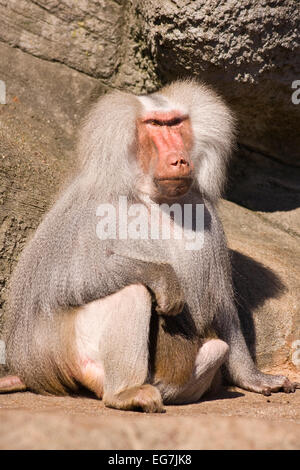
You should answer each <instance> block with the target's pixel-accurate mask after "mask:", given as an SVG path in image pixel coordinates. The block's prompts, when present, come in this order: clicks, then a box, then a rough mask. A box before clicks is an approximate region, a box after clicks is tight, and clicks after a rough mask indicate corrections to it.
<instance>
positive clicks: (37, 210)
mask: <svg viewBox="0 0 300 470" xmlns="http://www.w3.org/2000/svg"><path fill="white" fill-rule="evenodd" d="M299 15H300V13H299V8H298V1H297V0H286V1H285V2H282V1H280V0H274V1H273V0H262V1H261V2H259V4H258V3H257V2H255V1H254V0H242V1H229V0H227V1H226V0H221V1H214V0H208V1H204V0H195V1H192V2H186V1H184V0H172V1H166V2H159V1H158V0H149V1H148V2H142V1H140V0H129V1H125V0H102V1H96V0H61V1H58V0H48V1H46V0H35V1H34V0H9V1H8V0H0V22H1V29H0V80H2V81H4V82H5V83H6V86H7V104H6V105H0V162H1V163H0V200H1V206H0V257H1V267H0V288H1V299H0V306H1V307H4V304H5V299H6V296H7V283H8V280H9V277H10V274H11V271H12V269H13V266H14V264H15V262H16V259H17V257H18V254H19V253H20V251H21V249H22V247H23V246H24V243H25V241H26V239H27V238H28V237H29V236H30V235H31V234H32V232H33V230H34V229H35V228H36V226H37V225H38V222H39V220H40V219H41V217H42V214H43V213H44V212H45V210H46V209H47V208H48V207H49V205H50V204H51V201H52V200H53V197H54V194H55V193H56V191H57V189H58V187H59V185H60V183H61V182H62V181H63V180H64V179H65V178H66V177H67V176H68V175H69V174H70V170H71V169H72V166H73V164H74V159H75V156H74V141H75V139H76V129H77V127H78V124H79V122H80V118H81V116H82V115H83V114H85V112H86V110H87V108H88V105H89V103H90V102H91V101H93V100H94V99H96V97H97V96H99V95H100V94H102V93H104V92H105V91H106V90H108V89H110V88H115V87H118V88H122V89H129V90H132V91H134V92H151V91H154V90H156V89H157V88H158V87H159V86H160V85H161V84H163V83H165V82H167V81H169V80H173V79H176V78H178V77H187V76H194V77H197V78H199V79H203V80H205V81H207V82H208V83H210V84H212V85H213V86H214V87H215V88H216V89H217V90H219V91H220V93H221V94H222V95H223V96H225V98H226V99H227V101H228V103H229V104H230V106H231V107H232V108H233V109H234V110H235V112H236V115H237V120H238V124H239V136H238V146H237V151H236V153H235V158H234V163H233V165H232V168H231V169H230V178H229V186H228V191H227V199H229V200H230V201H231V202H229V201H225V202H223V203H222V205H221V208H220V209H221V214H222V218H223V220H224V225H225V229H226V234H227V237H228V241H229V245H230V247H231V249H232V257H233V268H234V277H235V285H236V291H237V299H238V302H239V308H240V314H241V318H242V323H243V327H244V330H245V334H246V336H247V338H248V341H249V344H250V346H251V349H252V352H253V354H254V355H256V357H257V359H258V362H259V364H260V365H262V366H266V367H271V366H274V365H278V364H283V363H286V364H287V365H288V366H289V367H294V369H295V367H296V364H295V361H294V362H293V360H292V358H293V357H294V356H293V353H294V352H295V351H294V350H293V348H292V344H295V343H294V341H296V340H298V339H300V311H299V300H300V298H299V297H300V294H299V292H300V285H299V272H300V262H299V254H300V253H299V252H300V249H299V237H300V209H299V205H300V192H299V180H300V165H299V163H300V158H299V156H300V151H299V148H300V133H299V122H300V119H299V118H300V104H299V105H296V104H293V102H292V100H291V95H292V92H293V90H292V88H291V86H292V83H293V82H294V81H295V80H300V63H299V57H300V54H299V42H298V37H299ZM298 367H299V364H298Z"/></svg>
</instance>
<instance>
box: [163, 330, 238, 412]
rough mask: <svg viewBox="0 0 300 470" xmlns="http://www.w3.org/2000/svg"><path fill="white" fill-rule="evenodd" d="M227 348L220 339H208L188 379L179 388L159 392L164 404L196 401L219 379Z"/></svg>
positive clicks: (201, 348) (169, 388)
mask: <svg viewBox="0 0 300 470" xmlns="http://www.w3.org/2000/svg"><path fill="white" fill-rule="evenodd" d="M228 351H229V347H228V345H227V344H226V343H225V342H224V341H222V340H220V339H210V340H208V341H206V342H205V343H204V344H203V345H202V346H201V347H200V349H199V351H198V354H197V356H196V359H195V365H194V368H193V372H192V375H191V377H190V379H189V380H188V381H187V382H186V383H185V384H184V385H183V386H182V387H180V388H177V390H176V388H173V389H172V387H167V388H166V389H165V390H161V393H162V396H163V399H164V402H165V403H170V404H171V403H172V404H182V403H192V402H196V401H198V400H199V399H200V398H201V397H202V395H203V394H204V393H205V392H206V391H208V390H209V389H210V388H211V387H212V386H213V383H214V381H215V380H216V379H217V378H219V377H218V374H219V369H220V367H221V365H222V364H223V363H224V362H225V360H226V358H227V356H228Z"/></svg>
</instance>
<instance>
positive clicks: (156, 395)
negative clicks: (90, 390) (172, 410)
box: [103, 384, 165, 413]
mask: <svg viewBox="0 0 300 470" xmlns="http://www.w3.org/2000/svg"><path fill="white" fill-rule="evenodd" d="M103 401H104V404H105V405H106V406H108V407H109V408H117V409H118V410H133V411H143V412H145V413H164V411H165V410H164V407H163V401H162V398H161V394H160V392H159V390H158V389H157V388H155V387H153V385H150V384H146V385H141V386H139V387H132V388H128V389H127V390H123V391H122V392H119V393H117V394H116V395H111V396H106V394H104V397H103Z"/></svg>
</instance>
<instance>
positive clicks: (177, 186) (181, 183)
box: [154, 177, 193, 197]
mask: <svg viewBox="0 0 300 470" xmlns="http://www.w3.org/2000/svg"><path fill="white" fill-rule="evenodd" d="M192 181H193V180H192V178H190V177H181V178H179V177H178V178H157V179H155V180H154V182H155V186H156V188H157V189H158V191H159V193H160V194H161V195H162V196H166V197H178V196H183V195H184V194H186V193H187V192H188V190H189V189H190V187H191V184H192Z"/></svg>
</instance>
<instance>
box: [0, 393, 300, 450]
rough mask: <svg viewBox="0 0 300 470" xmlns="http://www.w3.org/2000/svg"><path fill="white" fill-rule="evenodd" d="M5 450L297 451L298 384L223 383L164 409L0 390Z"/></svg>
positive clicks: (0, 438) (299, 432) (1, 440)
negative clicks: (209, 393) (256, 389)
mask: <svg viewBox="0 0 300 470" xmlns="http://www.w3.org/2000/svg"><path fill="white" fill-rule="evenodd" d="M0 423H1V427H0V449H129V450H138V449H299V448H300V390H297V392H296V393H294V394H289V395H286V394H283V393H278V394H273V395H272V396H271V397H264V396H262V395H258V394H254V393H248V392H245V391H242V390H240V389H234V388H230V389H225V388H224V389H222V391H221V392H220V394H219V395H218V397H216V398H214V399H209V400H206V401H202V402H201V403H196V404H192V405H185V406H168V407H166V413H165V414H151V415H150V414H143V413H138V412H123V411H118V410H112V409H108V408H105V407H104V406H103V404H102V402H101V401H98V400H96V399H94V398H92V397H44V396H40V395H35V394H32V393H29V392H25V393H14V394H9V395H0Z"/></svg>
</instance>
